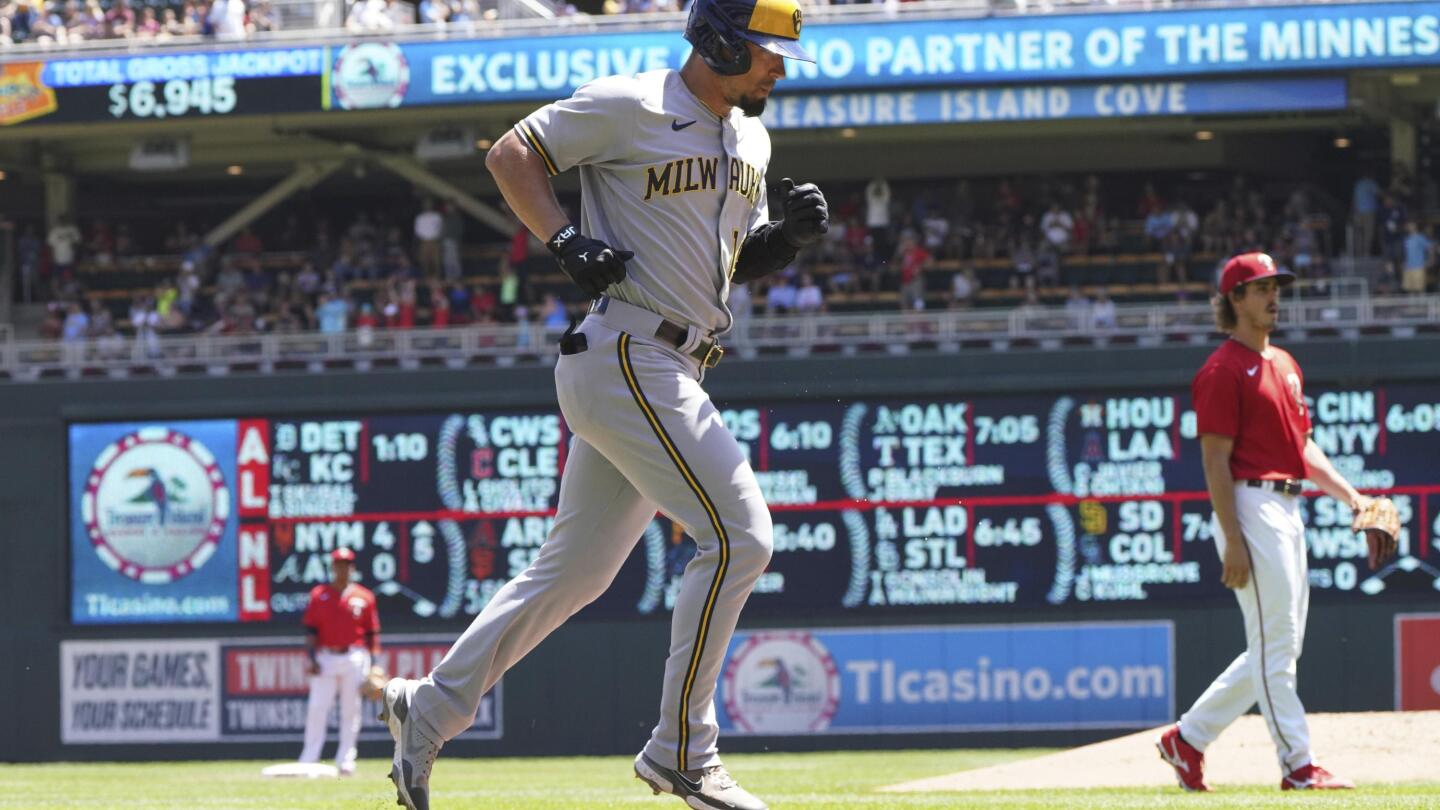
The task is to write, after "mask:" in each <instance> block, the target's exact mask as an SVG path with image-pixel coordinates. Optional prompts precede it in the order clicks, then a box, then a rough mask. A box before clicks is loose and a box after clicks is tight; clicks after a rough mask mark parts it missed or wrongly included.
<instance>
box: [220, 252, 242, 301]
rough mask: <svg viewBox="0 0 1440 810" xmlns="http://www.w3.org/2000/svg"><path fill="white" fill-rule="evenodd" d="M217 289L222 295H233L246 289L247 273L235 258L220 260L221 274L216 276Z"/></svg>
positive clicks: (227, 257)
mask: <svg viewBox="0 0 1440 810" xmlns="http://www.w3.org/2000/svg"><path fill="white" fill-rule="evenodd" d="M215 288H216V290H217V292H219V293H220V294H222V295H233V294H234V293H237V292H239V291H241V290H243V289H245V273H244V272H243V271H241V269H240V266H239V262H238V261H236V259H235V257H233V256H226V257H225V258H223V259H221V260H220V272H219V273H217V274H215Z"/></svg>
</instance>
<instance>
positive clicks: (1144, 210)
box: [1135, 182, 1165, 219]
mask: <svg viewBox="0 0 1440 810" xmlns="http://www.w3.org/2000/svg"><path fill="white" fill-rule="evenodd" d="M1164 212H1165V200H1164V198H1162V197H1161V196H1160V194H1159V193H1158V192H1156V191H1155V184H1154V183H1149V182H1147V183H1146V184H1145V187H1144V188H1143V189H1142V190H1141V191H1140V201H1139V202H1138V203H1136V205H1135V214H1136V216H1138V217H1140V218H1141V219H1149V218H1150V215H1152V214H1159V213H1164Z"/></svg>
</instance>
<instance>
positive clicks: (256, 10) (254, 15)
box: [247, 0, 282, 34]
mask: <svg viewBox="0 0 1440 810" xmlns="http://www.w3.org/2000/svg"><path fill="white" fill-rule="evenodd" d="M281 27H282V26H281V19H280V9H278V8H275V7H274V6H273V5H271V4H270V0H255V2H253V3H251V4H250V22H249V25H248V26H247V30H249V31H250V32H251V33H261V34H263V33H267V32H270V31H279V30H280V29H281Z"/></svg>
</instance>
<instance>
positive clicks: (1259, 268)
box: [1220, 253, 1295, 295]
mask: <svg viewBox="0 0 1440 810" xmlns="http://www.w3.org/2000/svg"><path fill="white" fill-rule="evenodd" d="M1262 278H1274V279H1275V280H1276V282H1278V283H1279V284H1280V286H1282V287H1283V286H1285V285H1286V284H1289V283H1290V282H1292V281H1294V280H1295V274H1294V273H1292V272H1290V271H1289V270H1286V269H1284V268H1280V267H1276V266H1275V260H1274V259H1272V258H1270V254H1268V253H1241V254H1240V255H1239V256H1236V257H1235V258H1233V259H1231V260H1230V261H1228V262H1226V263H1225V270H1224V271H1223V272H1222V273H1221V274H1220V294H1221V295H1229V294H1230V291H1231V290H1233V289H1235V288H1236V287H1239V286H1240V285H1241V284H1248V283H1250V282H1252V281H1256V280H1258V279H1262Z"/></svg>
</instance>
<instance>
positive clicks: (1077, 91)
mask: <svg viewBox="0 0 1440 810" xmlns="http://www.w3.org/2000/svg"><path fill="white" fill-rule="evenodd" d="M1347 84H1348V83H1347V81H1346V80H1345V79H1344V78H1343V77H1339V76H1316V77H1305V78H1290V79H1254V80H1251V81H1239V80H1220V81H1209V80H1198V81H1152V82H1126V83H1120V84H1094V83H1082V84H1040V85H1007V86H1000V87H961V88H945V89H943V90H869V91H856V92H848V93H799V94H780V95H777V96H776V97H775V98H774V99H772V100H771V102H770V104H769V105H767V106H766V109H765V115H764V121H765V125H766V126H767V127H769V128H770V129H809V128H812V127H864V126H894V125H899V124H970V123H979V122H988V121H1057V120H1061V119H1072V118H1143V117H1149V116H1163V115H1217V114H1226V113H1247V112H1256V113H1263V112H1279V111H1282V110H1283V111H1290V112H1300V111H1315V110H1343V109H1345V108H1346V107H1347V106H1348V105H1349V94H1348V87H1347Z"/></svg>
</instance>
